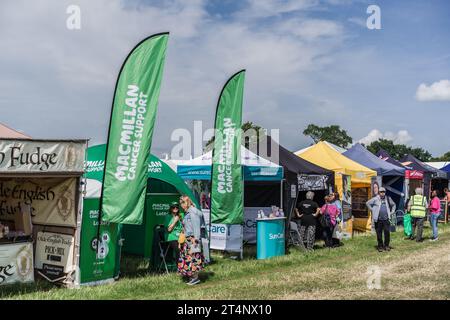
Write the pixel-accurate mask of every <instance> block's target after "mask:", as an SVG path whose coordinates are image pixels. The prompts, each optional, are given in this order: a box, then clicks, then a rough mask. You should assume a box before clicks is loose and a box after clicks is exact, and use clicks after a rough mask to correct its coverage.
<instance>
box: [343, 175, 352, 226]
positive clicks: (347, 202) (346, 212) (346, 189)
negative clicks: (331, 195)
mask: <svg viewBox="0 0 450 320" xmlns="http://www.w3.org/2000/svg"><path fill="white" fill-rule="evenodd" d="M351 179H352V177H351V176H350V175H346V174H343V175H342V213H343V216H344V219H343V220H344V221H347V220H349V219H350V218H351V217H352V182H351Z"/></svg>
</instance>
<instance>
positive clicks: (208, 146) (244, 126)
mask: <svg viewBox="0 0 450 320" xmlns="http://www.w3.org/2000/svg"><path fill="white" fill-rule="evenodd" d="M241 129H242V131H243V132H247V131H248V130H250V129H253V130H255V131H256V138H257V139H259V138H260V136H259V135H260V130H261V129H263V128H262V127H260V126H258V125H256V124H254V123H253V122H251V121H247V122H245V123H243V124H242V126H241ZM243 138H244V137H243ZM251 138H253V136H251ZM242 143H243V144H244V145H247V141H242ZM213 146H214V136H212V137H211V139H209V140H208V142H206V145H205V152H207V151H209V150H211V149H212V148H213Z"/></svg>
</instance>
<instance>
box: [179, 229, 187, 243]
mask: <svg viewBox="0 0 450 320" xmlns="http://www.w3.org/2000/svg"><path fill="white" fill-rule="evenodd" d="M185 242H186V235H185V234H184V231H181V232H180V235H179V236H178V243H179V244H183V243H185Z"/></svg>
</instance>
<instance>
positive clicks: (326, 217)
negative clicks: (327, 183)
mask: <svg viewBox="0 0 450 320" xmlns="http://www.w3.org/2000/svg"><path fill="white" fill-rule="evenodd" d="M332 201H333V196H331V195H327V196H325V204H324V205H323V206H322V208H320V214H321V216H320V220H319V221H320V225H321V226H322V234H323V238H324V241H325V247H328V248H331V247H333V238H332V237H333V229H334V227H335V226H336V218H337V216H338V215H339V209H338V207H337V206H336V205H335V204H333V203H332Z"/></svg>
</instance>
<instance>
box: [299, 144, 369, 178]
mask: <svg viewBox="0 0 450 320" xmlns="http://www.w3.org/2000/svg"><path fill="white" fill-rule="evenodd" d="M295 154H296V155H297V156H299V157H301V158H303V159H305V160H308V161H309V162H312V163H314V164H317V165H319V166H321V167H323V168H326V169H329V170H333V171H334V172H335V173H336V178H338V176H340V175H341V174H347V175H350V176H351V177H352V185H353V184H368V185H370V181H371V177H374V176H376V175H377V172H376V171H374V170H372V169H369V168H367V167H365V166H363V165H361V164H359V163H358V162H355V161H353V160H351V159H349V158H347V157H346V156H344V155H342V154H340V153H339V152H338V151H336V150H335V149H333V148H332V147H330V146H329V145H328V144H327V143H325V142H323V141H320V142H319V143H317V144H315V145H314V146H312V147H310V148H308V149H306V150H305V151H303V152H301V153H299V151H297V152H296V153H295Z"/></svg>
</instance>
